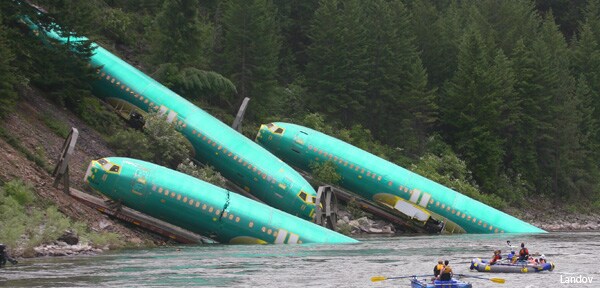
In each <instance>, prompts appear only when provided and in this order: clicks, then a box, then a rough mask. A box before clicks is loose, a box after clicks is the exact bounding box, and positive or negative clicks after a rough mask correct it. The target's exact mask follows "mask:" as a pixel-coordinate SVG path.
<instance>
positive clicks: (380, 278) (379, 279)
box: [371, 275, 433, 282]
mask: <svg viewBox="0 0 600 288" xmlns="http://www.w3.org/2000/svg"><path fill="white" fill-rule="evenodd" d="M427 276H433V275H410V276H398V277H386V276H373V277H371V282H377V281H383V280H391V279H404V278H413V277H427Z"/></svg>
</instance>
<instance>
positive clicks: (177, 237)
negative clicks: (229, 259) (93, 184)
mask: <svg viewBox="0 0 600 288" xmlns="http://www.w3.org/2000/svg"><path fill="white" fill-rule="evenodd" d="M69 195H71V197H73V198H75V199H76V200H77V201H79V202H82V203H84V204H86V205H88V206H90V207H92V208H95V209H96V210H98V211H100V212H102V213H104V214H106V215H109V216H112V217H115V218H117V219H119V220H122V221H125V222H129V223H132V224H134V225H137V226H140V227H142V228H144V229H146V230H150V231H152V232H154V233H156V234H160V235H162V236H165V237H168V238H170V239H173V240H174V241H177V242H179V243H184V244H196V243H214V242H215V241H213V240H211V239H209V238H206V237H202V236H200V235H198V234H196V233H192V232H190V231H187V230H184V229H181V228H179V227H177V226H174V225H171V224H169V223H167V222H164V221H161V220H158V219H156V218H154V217H150V216H148V215H145V214H143V213H140V212H138V211H135V210H133V209H130V208H127V207H120V208H119V209H113V208H112V207H110V205H108V204H107V203H106V202H105V201H104V200H102V199H100V198H98V197H94V196H92V195H89V194H87V193H83V192H81V191H79V190H76V189H73V188H71V189H70V193H69Z"/></svg>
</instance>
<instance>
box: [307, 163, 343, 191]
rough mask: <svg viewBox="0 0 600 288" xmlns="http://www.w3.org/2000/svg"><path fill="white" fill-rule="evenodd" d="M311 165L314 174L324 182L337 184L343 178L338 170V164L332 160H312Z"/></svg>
mask: <svg viewBox="0 0 600 288" xmlns="http://www.w3.org/2000/svg"><path fill="white" fill-rule="evenodd" d="M309 166H310V169H311V170H312V175H313V176H314V177H315V178H316V179H317V180H319V181H321V182H323V183H327V184H331V185H336V184H338V183H339V182H340V180H342V176H341V175H340V173H338V172H337V171H336V168H337V166H336V165H335V163H334V162H333V161H331V160H329V161H326V162H323V163H319V162H311V163H310V165H309Z"/></svg>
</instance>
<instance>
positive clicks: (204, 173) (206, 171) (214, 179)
mask: <svg viewBox="0 0 600 288" xmlns="http://www.w3.org/2000/svg"><path fill="white" fill-rule="evenodd" d="M177 171H179V172H183V173H185V174H188V175H190V176H193V177H196V178H198V179H200V180H203V181H206V182H208V183H212V184H214V185H217V186H219V187H225V184H226V183H227V180H226V179H225V178H224V177H223V176H221V173H219V172H217V171H216V170H215V169H214V168H213V167H212V166H204V167H199V166H198V165H196V164H195V163H194V161H192V160H191V159H189V158H186V159H185V160H183V162H181V163H179V165H177Z"/></svg>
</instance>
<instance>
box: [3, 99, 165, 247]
mask: <svg viewBox="0 0 600 288" xmlns="http://www.w3.org/2000/svg"><path fill="white" fill-rule="evenodd" d="M20 94H21V101H20V102H19V104H18V106H17V108H16V109H15V112H14V113H12V114H11V115H10V116H9V117H8V118H7V119H6V120H5V121H4V122H2V123H1V124H0V126H1V127H2V128H3V129H4V130H5V131H6V133H7V134H8V135H10V137H13V138H15V139H16V140H17V142H18V143H19V145H21V146H22V147H24V148H25V149H26V150H28V151H29V152H30V153H33V154H34V155H37V157H38V158H40V159H42V160H43V161H46V162H47V163H48V165H46V168H42V167H40V166H39V165H38V164H36V163H35V162H33V161H31V160H29V159H27V157H26V156H25V155H24V153H22V152H20V151H18V150H17V149H15V147H13V145H10V144H9V143H8V142H7V141H6V139H2V138H0V150H1V151H2V153H0V166H1V167H4V169H0V180H2V181H4V182H6V181H10V180H12V179H15V178H20V179H22V180H23V181H24V182H26V183H29V184H31V185H32V186H33V188H34V190H35V192H36V193H37V194H38V196H39V197H40V198H41V199H45V200H49V201H50V202H52V203H54V204H55V205H56V206H57V208H58V209H59V210H60V211H61V212H63V213H64V214H65V215H67V216H69V217H71V218H72V219H73V220H76V221H83V222H85V223H87V224H88V227H90V229H92V230H94V231H97V232H100V231H107V232H115V233H118V234H119V235H122V236H123V237H122V239H123V240H124V241H126V242H127V244H126V245H128V246H139V245H142V244H143V245H148V244H149V243H155V244H161V243H164V241H165V240H164V239H161V238H159V237H157V236H155V235H150V234H148V233H146V232H144V231H141V230H140V229H138V228H134V227H133V225H131V226H129V225H127V226H126V224H122V223H121V222H118V221H112V220H111V219H109V218H108V217H107V216H106V215H104V214H102V213H100V212H98V211H96V210H94V209H92V208H89V207H88V206H85V205H84V204H81V203H79V202H77V201H75V200H74V199H72V198H71V197H69V196H68V195H65V194H64V193H63V192H62V187H61V189H55V188H54V187H52V183H53V181H54V179H53V178H52V177H51V175H50V173H49V171H48V170H50V171H51V170H52V168H53V167H54V165H55V163H56V159H57V158H58V156H59V153H60V150H61V148H62V145H63V142H64V138H63V137H61V136H58V135H57V133H55V132H53V131H52V129H50V128H49V127H48V126H49V125H48V124H47V123H48V122H53V123H63V124H62V125H61V126H62V127H63V128H67V127H76V128H77V129H78V130H79V138H78V141H77V145H76V147H75V153H74V155H73V157H72V159H71V162H70V171H69V173H70V174H71V177H70V181H71V187H73V188H76V189H80V190H84V186H83V176H84V174H85V171H86V168H87V166H88V164H89V163H90V161H91V160H93V159H98V158H101V157H106V156H113V155H115V154H114V153H113V152H112V151H111V150H110V148H108V146H107V144H106V142H105V141H104V140H103V139H102V137H101V136H100V135H99V134H98V133H97V132H95V131H94V130H93V129H92V128H90V127H88V126H87V125H86V124H85V123H83V122H82V120H80V119H79V118H77V117H76V116H75V115H73V113H71V112H70V111H68V110H66V109H64V108H60V107H59V106H57V105H55V104H53V103H51V102H49V101H48V100H47V99H46V98H45V97H43V94H42V93H41V92H40V91H37V90H35V89H26V90H21V91H20ZM63 130H64V129H63Z"/></svg>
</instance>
